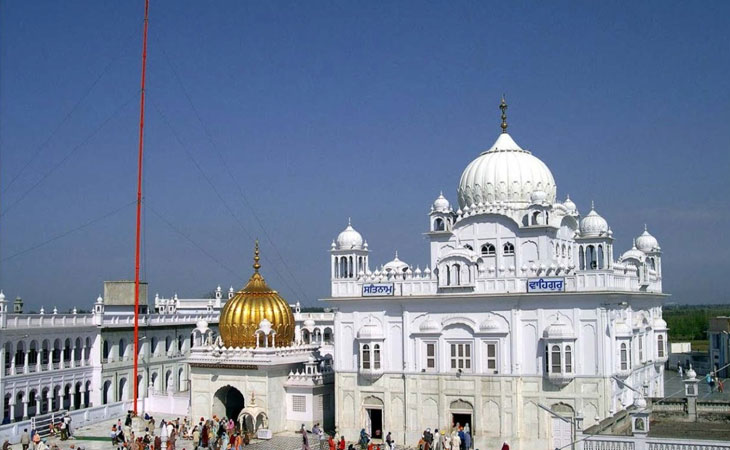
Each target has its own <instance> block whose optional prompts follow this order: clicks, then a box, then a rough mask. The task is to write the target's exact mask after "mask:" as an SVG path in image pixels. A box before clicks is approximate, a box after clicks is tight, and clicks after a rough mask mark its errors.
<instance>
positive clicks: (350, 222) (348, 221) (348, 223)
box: [347, 217, 352, 226]
mask: <svg viewBox="0 0 730 450" xmlns="http://www.w3.org/2000/svg"><path fill="white" fill-rule="evenodd" d="M347 225H350V226H351V225H352V220H350V218H349V217H348V218H347Z"/></svg>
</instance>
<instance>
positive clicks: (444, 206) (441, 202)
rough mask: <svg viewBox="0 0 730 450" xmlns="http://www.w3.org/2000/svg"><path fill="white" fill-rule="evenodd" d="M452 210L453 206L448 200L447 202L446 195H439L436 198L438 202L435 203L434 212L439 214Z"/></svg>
mask: <svg viewBox="0 0 730 450" xmlns="http://www.w3.org/2000/svg"><path fill="white" fill-rule="evenodd" d="M450 209H451V204H450V203H449V201H448V200H446V197H444V193H443V192H441V193H439V196H438V197H437V198H436V200H434V201H433V210H434V211H439V212H447V211H449V210H450Z"/></svg>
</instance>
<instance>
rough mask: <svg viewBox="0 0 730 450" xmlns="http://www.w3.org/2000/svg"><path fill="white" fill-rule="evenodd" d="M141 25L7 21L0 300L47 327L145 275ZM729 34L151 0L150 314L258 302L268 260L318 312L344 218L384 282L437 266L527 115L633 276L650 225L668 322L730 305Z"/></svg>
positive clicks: (414, 6)
mask: <svg viewBox="0 0 730 450" xmlns="http://www.w3.org/2000/svg"><path fill="white" fill-rule="evenodd" d="M142 14H143V2H142V1H141V0H139V1H134V2H111V1H110V2H81V1H74V2H52V1H39V2H2V3H0V58H1V60H0V144H1V147H0V156H1V157H2V160H1V161H0V175H1V179H0V186H2V189H3V193H2V197H1V199H2V210H3V211H5V213H4V214H3V216H2V218H0V251H1V254H0V259H2V262H0V286H1V287H2V288H3V289H4V291H5V293H6V294H7V295H8V296H9V297H11V298H12V297H15V296H16V295H21V296H22V297H23V298H24V299H25V300H26V302H27V304H28V305H29V307H30V308H31V309H38V308H40V306H45V307H46V308H47V309H48V308H51V307H52V306H54V305H57V306H58V307H59V308H60V309H68V308H70V307H71V306H72V305H78V306H80V307H90V306H91V302H92V301H93V300H94V299H95V298H96V296H97V295H98V294H99V293H100V292H101V289H102V282H103V281H104V280H107V279H125V278H126V279H131V278H132V277H133V267H134V265H133V263H134V253H133V250H134V207H133V206H132V205H131V202H133V201H134V198H135V197H134V196H135V177H136V173H135V171H136V151H137V132H138V130H137V126H138V108H139V99H138V89H139V71H140V52H141V30H142ZM729 25H730V3H728V2H702V3H695V2H669V1H661V2H632V3H629V2H621V3H619V2H582V3H578V2H576V3H568V2H550V3H545V2H493V3H487V2H475V3H466V2H422V3H415V2H357V3H355V2H240V1H218V2H195V1H175V2H173V1H161V0H152V2H151V6H150V31H149V33H150V35H149V56H148V103H147V120H146V139H145V151H146V158H145V202H146V207H145V213H146V216H145V226H144V230H145V245H144V248H145V257H144V259H143V263H144V269H143V272H144V275H145V278H146V279H147V280H148V281H149V282H150V291H151V292H152V293H154V292H160V293H161V294H163V295H166V296H169V295H172V294H174V293H178V294H179V295H180V296H183V297H189V296H198V295H201V294H204V293H206V292H209V291H210V290H212V289H213V288H214V287H215V286H216V285H217V284H221V285H222V286H224V287H225V288H227V287H228V286H230V285H233V286H234V287H236V288H238V287H240V286H242V285H243V284H244V283H245V281H246V280H247V279H248V277H249V275H250V273H251V248H252V242H251V239H252V238H253V237H259V238H260V239H261V247H262V252H263V261H262V263H263V273H264V275H265V276H266V278H267V279H268V281H269V282H270V284H271V285H272V286H273V287H275V288H276V289H278V290H279V291H280V292H281V293H282V294H283V295H284V296H285V298H287V299H288V300H290V301H291V302H293V301H295V300H297V299H300V300H302V302H303V303H305V304H313V303H314V302H315V300H316V299H317V298H321V297H324V296H326V295H327V294H328V290H329V287H328V283H329V279H328V278H329V255H328V252H327V251H328V249H329V243H330V242H331V240H332V239H333V238H334V237H336V236H337V234H338V233H339V231H340V230H341V229H342V228H343V227H344V226H345V225H346V223H347V217H352V220H353V224H354V225H355V227H356V228H357V229H358V230H359V231H361V232H362V234H363V235H364V236H365V238H366V239H367V240H368V242H369V244H370V248H371V249H372V256H371V265H374V264H375V263H378V264H380V263H385V262H387V261H388V260H390V259H391V257H392V254H393V252H394V250H396V249H397V250H398V251H399V255H400V257H401V259H404V260H406V261H407V262H409V263H411V264H420V265H421V267H422V268H423V266H424V265H425V264H426V262H427V259H428V258H427V251H428V248H427V245H426V242H425V241H424V239H423V236H422V235H421V233H422V232H423V231H425V230H426V228H427V225H428V221H427V213H428V208H429V205H430V203H431V202H432V201H433V199H434V198H435V197H436V196H437V195H438V193H439V191H440V190H443V191H444V194H445V195H446V196H447V197H448V198H449V200H451V201H452V202H455V201H456V188H457V183H458V179H459V176H460V174H461V171H462V170H463V169H464V168H465V167H466V165H467V164H468V163H469V162H470V161H471V160H472V159H473V158H474V157H476V156H477V155H478V154H479V152H480V151H482V150H484V149H485V148H488V147H489V146H490V145H491V144H492V142H493V141H494V139H495V138H496V137H497V133H498V132H499V110H498V109H497V105H498V103H499V97H500V96H501V95H502V93H505V94H506V96H507V100H508V103H509V105H510V107H509V123H510V132H511V134H512V136H513V137H514V138H515V140H516V141H517V142H518V143H519V144H520V145H522V146H523V147H526V148H529V149H530V150H532V151H533V153H534V154H535V155H536V156H538V157H540V158H541V159H542V160H543V161H545V162H546V163H547V165H548V166H549V167H550V168H551V170H552V172H553V175H554V177H555V179H556V182H557V185H558V196H559V197H560V198H564V197H565V195H566V194H570V196H571V198H572V199H573V200H574V201H575V202H576V203H577V205H578V207H579V210H580V211H582V212H583V213H586V212H587V211H588V208H589V205H590V201H591V200H595V202H596V207H597V209H598V211H599V212H600V213H601V214H602V215H603V216H604V217H606V218H607V220H608V222H609V224H610V225H611V227H612V228H613V230H614V236H615V237H616V249H617V251H616V252H617V253H618V252H619V251H623V250H624V249H627V248H628V247H630V245H631V239H632V238H633V237H634V236H637V235H638V234H640V232H641V231H642V229H643V224H644V223H647V224H648V225H649V230H650V231H651V232H652V233H653V234H654V235H655V236H656V237H657V238H658V239H659V242H660V244H661V246H662V249H663V251H664V286H665V290H666V291H667V292H670V293H672V294H673V297H672V298H671V299H670V301H673V302H679V303H700V302H723V301H724V302H727V301H728V295H727V289H725V288H723V287H722V286H723V284H722V280H723V279H724V278H725V276H726V275H725V272H726V270H727V267H728V266H729V265H730V264H728V263H730V256H728V255H729V254H730V252H727V251H725V250H724V249H727V248H728V247H729V246H730V238H728V233H727V232H726V227H727V223H728V222H729V221H730V213H729V212H728V203H729V202H728V199H729V198H730V182H728V175H727V174H728V170H730V156H729V154H730V149H729V148H728V142H729V141H730V139H729V138H730V127H728V123H730V89H729V86H728V84H729V82H728V73H729V72H730V38H729V34H728V27H729ZM224 161H225V163H226V165H227V169H226V166H224V163H223V162H224ZM90 222H91V223H90ZM88 223H90V224H89V225H88V226H86V227H84V228H81V229H79V230H77V231H74V232H71V233H69V234H65V235H64V233H67V232H68V231H69V230H74V229H76V228H78V227H79V226H82V225H84V224H88ZM261 225H263V227H265V231H264V230H262V227H261ZM59 235H62V237H59V238H57V239H55V240H52V241H51V242H49V243H46V244H44V245H41V246H38V245H39V244H43V243H45V242H46V241H49V240H51V239H54V238H55V237H57V236H59ZM183 235H184V236H183ZM272 241H273V245H272ZM36 246H38V247H37V248H35V249H33V248H34V247H36ZM28 249H32V250H28ZM27 250H28V251H27Z"/></svg>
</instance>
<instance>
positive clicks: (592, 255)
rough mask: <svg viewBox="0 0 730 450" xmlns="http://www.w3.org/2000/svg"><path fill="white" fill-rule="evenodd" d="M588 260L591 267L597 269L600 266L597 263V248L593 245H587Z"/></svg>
mask: <svg viewBox="0 0 730 450" xmlns="http://www.w3.org/2000/svg"><path fill="white" fill-rule="evenodd" d="M586 262H587V264H588V268H589V269H591V270H595V269H597V268H598V264H597V263H596V248H595V247H594V246H592V245H589V246H588V247H586Z"/></svg>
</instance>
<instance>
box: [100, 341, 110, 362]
mask: <svg viewBox="0 0 730 450" xmlns="http://www.w3.org/2000/svg"><path fill="white" fill-rule="evenodd" d="M101 359H102V361H104V362H106V361H107V360H108V359H109V342H108V341H104V344H102V346H101Z"/></svg>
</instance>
